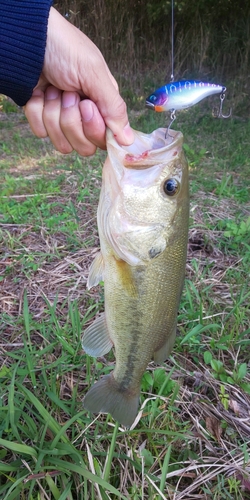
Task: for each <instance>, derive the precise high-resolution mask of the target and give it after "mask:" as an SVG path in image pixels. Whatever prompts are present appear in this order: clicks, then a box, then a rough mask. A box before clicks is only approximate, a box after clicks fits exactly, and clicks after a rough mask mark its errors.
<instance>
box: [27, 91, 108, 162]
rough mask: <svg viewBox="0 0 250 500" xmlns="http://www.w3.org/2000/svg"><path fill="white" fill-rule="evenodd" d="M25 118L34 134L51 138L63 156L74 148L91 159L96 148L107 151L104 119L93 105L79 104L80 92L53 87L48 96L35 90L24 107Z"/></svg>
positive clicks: (83, 102)
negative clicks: (63, 90)
mask: <svg viewBox="0 0 250 500" xmlns="http://www.w3.org/2000/svg"><path fill="white" fill-rule="evenodd" d="M25 115H26V117H27V119H28V121H29V124H30V127H31V129H32V131H33V132H34V134H35V135H37V136H38V137H47V136H49V138H50V140H51V142H52V143H53V144H54V146H55V148H56V149H57V150H58V151H60V152H61V153H64V154H67V153H70V152H71V151H72V150H73V149H74V150H75V151H77V152H78V153H79V154H81V155H82V156H90V155H93V154H94V153H95V151H96V147H100V148H102V149H105V123H104V120H103V118H102V116H101V115H100V112H99V111H98V108H97V107H96V105H95V104H94V103H93V102H91V101H89V100H85V101H82V102H80V97H79V95H78V93H77V92H62V91H60V90H58V89H57V88H56V87H53V86H50V87H48V88H47V90H46V91H45V93H43V92H42V91H41V90H40V89H36V90H35V91H34V92H33V96H32V97H31V99H30V100H29V101H28V103H27V104H26V106H25Z"/></svg>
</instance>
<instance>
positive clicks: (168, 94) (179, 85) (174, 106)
mask: <svg viewBox="0 0 250 500" xmlns="http://www.w3.org/2000/svg"><path fill="white" fill-rule="evenodd" d="M225 92H226V87H223V86H222V85H216V84H215V83H203V82H199V81H195V80H191V81H187V80H184V81H179V82H172V83H168V84H167V85H164V86H163V87H161V88H159V89H157V90H156V91H155V92H154V93H153V94H151V95H150V96H149V97H148V98H147V99H146V106H147V107H148V108H151V109H154V110H155V111H169V110H178V109H186V108H190V107H191V106H193V105H194V104H196V103H197V102H199V101H201V100H202V99H204V98H205V97H208V96H210V95H213V94H221V95H224V94H225Z"/></svg>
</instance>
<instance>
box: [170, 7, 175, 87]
mask: <svg viewBox="0 0 250 500" xmlns="http://www.w3.org/2000/svg"><path fill="white" fill-rule="evenodd" d="M171 47H172V72H171V82H173V81H174V0H172V33H171Z"/></svg>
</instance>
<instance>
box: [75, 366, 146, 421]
mask: <svg viewBox="0 0 250 500" xmlns="http://www.w3.org/2000/svg"><path fill="white" fill-rule="evenodd" d="M138 404H139V394H136V395H134V394H131V393H130V391H129V390H121V389H119V387H118V384H117V383H116V381H115V379H114V377H113V375H112V374H111V375H105V376H104V377H103V378H102V379H100V380H99V381H98V382H96V383H95V384H94V385H93V387H91V389H90V390H89V392H88V393H87V394H86V396H85V398H84V402H83V405H84V407H85V408H86V409H87V410H89V411H91V412H92V413H101V412H103V413H110V414H111V415H112V417H113V418H114V419H115V420H118V422H119V423H120V424H122V425H124V426H125V427H130V426H131V425H132V423H133V422H134V420H135V417H136V415H137V411H138Z"/></svg>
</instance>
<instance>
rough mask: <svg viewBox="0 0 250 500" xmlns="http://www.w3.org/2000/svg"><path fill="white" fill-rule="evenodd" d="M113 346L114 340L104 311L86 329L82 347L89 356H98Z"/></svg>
mask: <svg viewBox="0 0 250 500" xmlns="http://www.w3.org/2000/svg"><path fill="white" fill-rule="evenodd" d="M112 346H113V342H112V340H111V338H110V335H109V331H108V327H107V323H106V318H105V313H102V314H101V315H100V316H98V318H96V319H95V320H94V322H93V323H92V324H91V325H90V326H89V327H88V328H87V329H86V330H85V332H84V334H83V337H82V347H83V349H84V351H85V352H86V353H87V354H89V356H93V358H97V357H98V356H103V355H104V354H107V352H109V351H110V349H111V347H112Z"/></svg>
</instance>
